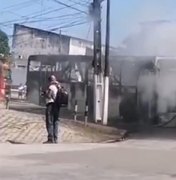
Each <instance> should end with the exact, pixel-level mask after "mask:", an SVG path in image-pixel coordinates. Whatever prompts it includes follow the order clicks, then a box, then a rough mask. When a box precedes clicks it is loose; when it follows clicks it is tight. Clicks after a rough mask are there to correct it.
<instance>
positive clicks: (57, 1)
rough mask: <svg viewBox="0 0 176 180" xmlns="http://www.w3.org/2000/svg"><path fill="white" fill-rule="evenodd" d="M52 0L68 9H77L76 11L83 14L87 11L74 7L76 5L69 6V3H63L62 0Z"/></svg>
mask: <svg viewBox="0 0 176 180" xmlns="http://www.w3.org/2000/svg"><path fill="white" fill-rule="evenodd" d="M53 1H54V2H56V3H58V4H60V5H63V6H65V7H68V8H70V9H73V10H76V11H78V12H81V13H84V14H88V13H87V12H85V11H82V10H80V9H78V8H76V7H73V6H70V5H68V4H65V3H63V2H61V1H59V0H53Z"/></svg>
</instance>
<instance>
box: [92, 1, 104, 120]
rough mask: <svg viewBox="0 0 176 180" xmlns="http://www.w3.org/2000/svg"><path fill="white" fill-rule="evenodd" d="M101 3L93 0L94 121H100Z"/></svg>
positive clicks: (101, 89)
mask: <svg viewBox="0 0 176 180" xmlns="http://www.w3.org/2000/svg"><path fill="white" fill-rule="evenodd" d="M101 2H102V0H93V3H92V6H93V19H94V60H93V66H94V120H95V122H98V121H102V108H103V77H102V67H101Z"/></svg>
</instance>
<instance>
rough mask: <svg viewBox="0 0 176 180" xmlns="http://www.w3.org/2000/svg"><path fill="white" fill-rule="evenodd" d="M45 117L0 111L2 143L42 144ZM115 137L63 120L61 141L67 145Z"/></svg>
mask: <svg viewBox="0 0 176 180" xmlns="http://www.w3.org/2000/svg"><path fill="white" fill-rule="evenodd" d="M46 137H47V133H46V129H45V118H44V116H43V115H38V114H33V113H27V112H20V111H15V110H6V109H3V108H1V109H0V142H1V143H5V142H12V143H13V142H14V143H25V144H30V143H42V142H44V141H45V140H46ZM114 138H115V136H112V135H109V134H105V133H102V132H101V133H100V132H97V131H96V130H95V129H94V130H93V129H92V130H91V129H90V128H86V127H83V126H82V127H81V126H77V125H75V124H74V123H72V122H71V121H69V120H61V122H60V125H59V141H60V142H66V143H81V142H84V143H90V142H91V143H94V142H104V141H107V140H109V139H114Z"/></svg>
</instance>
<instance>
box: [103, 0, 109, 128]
mask: <svg viewBox="0 0 176 180" xmlns="http://www.w3.org/2000/svg"><path fill="white" fill-rule="evenodd" d="M109 43H110V0H107V14H106V47H105V70H104V102H103V124H104V125H107V124H108V105H109Z"/></svg>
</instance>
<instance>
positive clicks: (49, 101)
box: [46, 84, 58, 104]
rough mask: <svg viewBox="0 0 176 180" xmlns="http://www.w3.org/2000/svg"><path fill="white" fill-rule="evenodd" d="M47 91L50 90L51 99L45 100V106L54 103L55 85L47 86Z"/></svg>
mask: <svg viewBox="0 0 176 180" xmlns="http://www.w3.org/2000/svg"><path fill="white" fill-rule="evenodd" d="M49 90H51V92H52V97H53V98H46V104H48V103H53V102H54V99H55V98H56V95H57V91H58V89H57V87H56V85H54V84H51V85H50V86H49Z"/></svg>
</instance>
